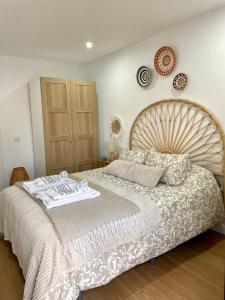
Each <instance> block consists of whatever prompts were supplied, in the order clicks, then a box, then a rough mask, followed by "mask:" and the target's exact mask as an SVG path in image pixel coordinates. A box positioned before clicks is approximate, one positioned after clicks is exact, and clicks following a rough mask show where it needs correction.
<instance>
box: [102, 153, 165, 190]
mask: <svg viewBox="0 0 225 300" xmlns="http://www.w3.org/2000/svg"><path fill="white" fill-rule="evenodd" d="M163 172H164V169H162V168H154V167H148V166H145V165H141V164H136V163H133V162H129V161H126V160H120V159H117V160H114V161H113V162H111V163H110V164H109V165H108V166H107V167H105V168H104V169H103V173H105V174H109V175H113V176H116V177H119V178H121V179H124V180H127V181H131V182H134V183H138V184H141V185H144V186H147V187H149V188H153V187H155V186H156V185H157V183H158V182H159V180H160V178H161V176H162V175H163Z"/></svg>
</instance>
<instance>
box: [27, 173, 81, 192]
mask: <svg viewBox="0 0 225 300" xmlns="http://www.w3.org/2000/svg"><path fill="white" fill-rule="evenodd" d="M68 183H76V181H75V180H72V179H70V178H68V173H67V172H65V171H63V172H61V173H60V174H59V175H53V176H46V177H41V178H37V179H35V180H33V181H27V182H24V183H23V188H24V189H25V190H26V191H27V192H28V193H30V194H35V193H38V192H41V191H45V190H47V189H48V188H53V187H57V186H61V185H63V184H68Z"/></svg>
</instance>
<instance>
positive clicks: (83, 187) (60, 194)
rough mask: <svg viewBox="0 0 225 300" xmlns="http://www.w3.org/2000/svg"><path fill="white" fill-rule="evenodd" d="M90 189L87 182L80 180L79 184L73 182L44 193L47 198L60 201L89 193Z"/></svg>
mask: <svg viewBox="0 0 225 300" xmlns="http://www.w3.org/2000/svg"><path fill="white" fill-rule="evenodd" d="M89 190H90V188H89V186H88V182H87V181H85V180H82V181H80V182H74V183H69V184H64V185H61V186H59V187H54V188H50V189H48V190H46V193H47V194H48V196H49V197H51V198H53V199H55V200H60V199H64V198H67V197H72V196H76V195H80V194H83V193H87V192H89Z"/></svg>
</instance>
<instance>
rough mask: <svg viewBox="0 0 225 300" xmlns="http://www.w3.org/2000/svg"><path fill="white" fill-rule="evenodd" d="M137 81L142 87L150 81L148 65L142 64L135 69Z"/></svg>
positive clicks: (146, 85)
mask: <svg viewBox="0 0 225 300" xmlns="http://www.w3.org/2000/svg"><path fill="white" fill-rule="evenodd" d="M136 78H137V83H138V84H139V85H140V86H141V87H142V88H146V87H148V86H149V85H150V83H151V71H150V70H149V68H148V67H145V66H142V67H140V68H139V69H138V70H137V75H136Z"/></svg>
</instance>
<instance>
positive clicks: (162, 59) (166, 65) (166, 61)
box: [154, 46, 176, 76]
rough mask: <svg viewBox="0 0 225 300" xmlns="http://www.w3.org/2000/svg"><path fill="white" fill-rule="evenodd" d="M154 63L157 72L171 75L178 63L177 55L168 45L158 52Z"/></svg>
mask: <svg viewBox="0 0 225 300" xmlns="http://www.w3.org/2000/svg"><path fill="white" fill-rule="evenodd" d="M154 65H155V69H156V71H157V73H159V74H160V75H163V76H166V75H169V74H170V73H171V72H172V71H173V69H174V68H175V65H176V55H175V52H174V51H173V49H172V48H170V47H168V46H164V47H161V48H160V49H159V50H158V51H157V52H156V55H155V58H154Z"/></svg>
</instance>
